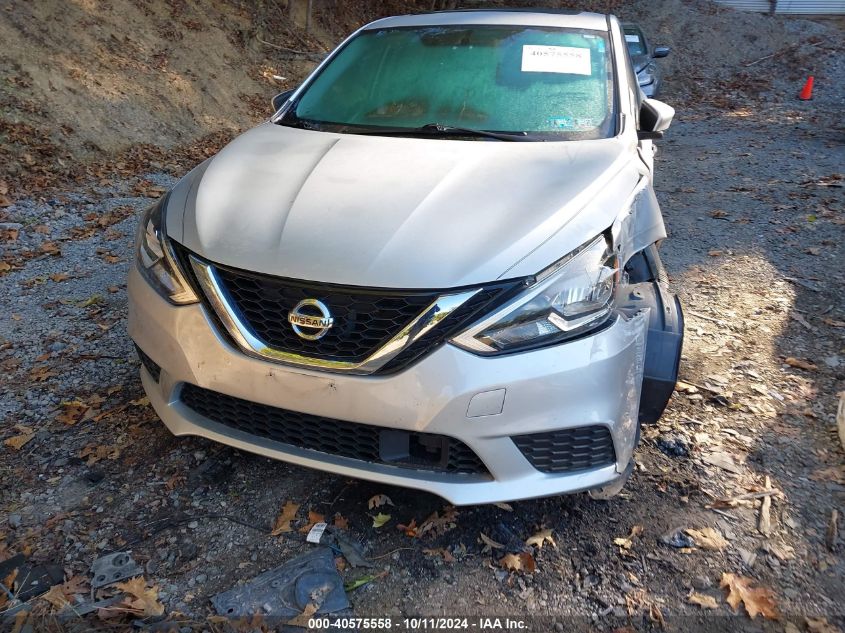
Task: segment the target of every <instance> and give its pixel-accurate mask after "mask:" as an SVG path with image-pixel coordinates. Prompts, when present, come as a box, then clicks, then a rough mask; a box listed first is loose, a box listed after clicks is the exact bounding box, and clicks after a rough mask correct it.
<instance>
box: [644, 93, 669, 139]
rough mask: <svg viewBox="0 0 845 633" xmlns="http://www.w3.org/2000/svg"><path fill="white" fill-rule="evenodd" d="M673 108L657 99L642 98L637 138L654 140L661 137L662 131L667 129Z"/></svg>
mask: <svg viewBox="0 0 845 633" xmlns="http://www.w3.org/2000/svg"><path fill="white" fill-rule="evenodd" d="M674 116H675V108H673V107H672V106H670V105H669V104H667V103H663V102H662V101H658V100H657V99H643V103H642V105H641V106H640V129H639V130H637V138H639V139H640V140H654V139H658V138H663V132H665V131H666V130H668V129H669V126H670V125H671V124H672V118H673V117H674Z"/></svg>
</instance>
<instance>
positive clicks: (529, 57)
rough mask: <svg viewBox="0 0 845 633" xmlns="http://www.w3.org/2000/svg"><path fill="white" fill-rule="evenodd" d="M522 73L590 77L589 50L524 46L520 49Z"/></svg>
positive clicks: (570, 47) (571, 47)
mask: <svg viewBox="0 0 845 633" xmlns="http://www.w3.org/2000/svg"><path fill="white" fill-rule="evenodd" d="M522 72H524V73H566V74H569V75H591V74H592V69H591V67H590V49H589V48H575V47H574V46H536V45H525V46H523V47H522Z"/></svg>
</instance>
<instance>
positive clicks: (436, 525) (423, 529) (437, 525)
mask: <svg viewBox="0 0 845 633" xmlns="http://www.w3.org/2000/svg"><path fill="white" fill-rule="evenodd" d="M457 519H458V511H457V510H456V509H455V506H446V507H445V508H443V514H440V513H438V512H434V513H432V514H431V516H429V517H428V518H427V519H426V520H425V521H423V522H422V523H421V524H420V527H419V528H418V529H417V536H418V537H423V536H425V535H426V534H429V533H430V534H431V536H439V535H442V534H445V533H446V532H448V531H449V530H451V529H453V528H454V527H455V525H456V521H457Z"/></svg>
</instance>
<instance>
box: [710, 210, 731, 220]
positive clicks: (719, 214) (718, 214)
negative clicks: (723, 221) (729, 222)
mask: <svg viewBox="0 0 845 633" xmlns="http://www.w3.org/2000/svg"><path fill="white" fill-rule="evenodd" d="M710 217H711V218H717V219H718V218H726V217H728V212H727V211H723V210H722V209H714V210H713V211H711V212H710Z"/></svg>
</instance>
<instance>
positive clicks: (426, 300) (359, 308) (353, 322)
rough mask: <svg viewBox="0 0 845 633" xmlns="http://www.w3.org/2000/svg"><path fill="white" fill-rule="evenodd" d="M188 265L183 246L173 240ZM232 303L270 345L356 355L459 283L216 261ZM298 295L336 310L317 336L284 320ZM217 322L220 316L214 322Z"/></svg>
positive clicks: (459, 315)
mask: <svg viewBox="0 0 845 633" xmlns="http://www.w3.org/2000/svg"><path fill="white" fill-rule="evenodd" d="M174 247H175V248H176V251H177V254H178V256H179V259H180V261H181V262H182V264H183V267H184V269H185V270H186V271H190V270H191V268H190V265H189V263H188V255H189V254H190V253H189V251H188V250H187V249H185V248H184V247H181V246H180V245H178V244H174ZM214 269H215V271H216V274H217V277H218V279H219V280H220V283H221V285H222V286H223V287H224V289H225V291H226V293H227V295H228V300H229V302H230V304H231V307H232V309H234V310H236V311H237V312H238V316H239V317H240V319H241V320H242V321H243V322H244V323H245V324H246V325H247V327H249V329H250V330H251V331H252V332H253V333H254V334H255V335H256V336H257V338H259V339H260V340H261V341H262V343H264V344H265V345H267V346H268V347H270V348H272V349H274V350H277V351H281V352H288V353H294V354H298V355H300V356H303V357H306V358H314V359H319V360H331V361H344V362H352V363H360V362H363V361H364V360H366V359H367V358H368V357H369V356H370V355H372V354H373V353H374V352H376V351H377V350H379V349H380V348H381V347H382V346H384V345H385V344H386V343H387V342H388V341H390V340H391V339H392V338H393V337H394V336H396V335H397V334H398V333H399V332H400V331H401V330H402V329H403V328H404V327H405V326H407V325H408V324H409V323H411V322H412V321H413V320H414V319H416V318H417V317H418V316H419V315H420V314H421V313H422V312H423V311H424V310H425V308H427V307H428V306H429V305H431V304H432V303H433V302H434V301H435V300H436V299H437V297H439V296H441V295H443V294H451V293H454V292H458V291H460V290H461V289H450V290H394V289H384V288H363V287H358V286H338V285H332V284H324V283H316V282H305V281H299V280H295V279H286V278H283V277H275V276H272V275H265V274H262V273H254V272H250V271H245V270H241V269H237V268H232V267H229V266H222V265H217V264H214ZM524 287H525V285H524V281H523V280H521V279H517V280H509V281H505V282H498V283H495V284H488V285H485V286H484V287H483V288H481V290H480V291H479V292H478V293H477V294H476V295H474V296H473V297H471V298H470V299H469V300H468V301H467V302H466V303H465V304H464V305H462V306H461V307H459V308H458V309H457V310H455V312H453V313H452V314H451V315H449V316H448V317H446V318H445V319H443V320H442V321H441V322H440V323H438V324H437V326H436V327H434V328H432V329H431V330H429V332H427V333H426V334H425V335H423V336H422V337H421V338H420V339H419V340H418V341H416V342H415V343H414V344H412V345H411V346H409V347H408V348H406V349H404V350H403V351H402V352H401V353H400V354H399V355H398V356H396V357H395V358H393V359H392V360H390V361H389V362H388V363H387V364H386V365H385V366H384V367H382V368H381V369H379V370H378V371H377V372H376V373H378V374H388V373H395V372H398V371H401V370H402V369H405V368H406V367H408V366H409V365H410V364H412V363H414V362H416V361H418V360H419V359H421V358H422V357H423V356H425V355H426V354H428V353H430V352H432V351H433V350H434V349H436V348H437V347H438V346H440V345H441V344H443V343H444V342H445V341H447V340H448V339H449V338H451V337H452V336H454V335H455V334H457V333H458V332H460V331H461V330H463V329H464V328H466V327H468V326H469V325H470V324H471V323H472V322H473V321H475V320H476V319H478V318H480V317H481V316H482V315H484V314H486V313H489V312H491V311H492V310H494V309H495V308H497V307H498V306H500V305H502V304H503V303H504V302H505V301H507V300H508V299H510V298H511V297H513V296H514V295H515V294H516V293H518V292H519V291H521V290H522V289H524ZM303 299H317V300H318V301H322V302H323V303H324V304H326V305H327V306H328V308H329V310H330V311H331V313H332V316H333V317H334V324H333V326H332V328H331V329H330V330H329V331H328V332H327V333H326V334H325V335H324V336H323V337H322V338H320V339H318V340H315V341H312V340H306V339H303V338H300V337H299V336H298V335H297V334H296V333H295V332H294V331H293V328H292V327H291V325H290V324H289V323H288V320H287V318H288V313H289V312H290V311H291V310H292V309H293V308H294V307H295V306H296V305H297V304H298V303H299V302H300V301H302V300H303ZM218 325H219V326H221V327H222V324H220V323H218Z"/></svg>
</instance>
